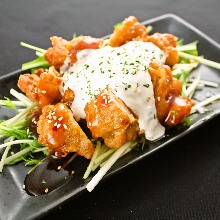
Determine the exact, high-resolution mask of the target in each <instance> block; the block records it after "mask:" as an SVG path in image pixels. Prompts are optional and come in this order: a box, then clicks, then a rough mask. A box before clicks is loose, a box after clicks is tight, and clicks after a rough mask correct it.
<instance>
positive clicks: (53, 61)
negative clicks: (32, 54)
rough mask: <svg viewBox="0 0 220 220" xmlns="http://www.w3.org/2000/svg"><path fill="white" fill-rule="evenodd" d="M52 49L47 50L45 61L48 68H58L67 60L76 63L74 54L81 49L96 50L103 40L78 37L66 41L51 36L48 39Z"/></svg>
mask: <svg viewBox="0 0 220 220" xmlns="http://www.w3.org/2000/svg"><path fill="white" fill-rule="evenodd" d="M50 40H51V42H52V45H53V47H50V48H48V50H47V52H46V54H45V59H46V60H47V61H48V62H49V64H50V66H54V67H56V68H60V67H61V66H62V65H63V64H64V61H65V60H66V59H67V58H69V61H70V62H71V63H74V62H76V59H77V58H76V54H77V52H78V51H80V50H83V49H98V48H99V47H100V45H101V44H102V43H103V39H99V38H93V37H90V36H80V37H77V38H73V39H72V40H71V41H67V40H65V39H63V38H61V37H57V36H53V37H51V38H50Z"/></svg>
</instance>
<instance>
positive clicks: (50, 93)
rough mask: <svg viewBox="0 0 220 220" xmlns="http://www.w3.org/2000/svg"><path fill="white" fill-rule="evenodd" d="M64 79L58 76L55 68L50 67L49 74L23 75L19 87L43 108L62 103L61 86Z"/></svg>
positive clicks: (19, 80)
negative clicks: (54, 103) (58, 102)
mask: <svg viewBox="0 0 220 220" xmlns="http://www.w3.org/2000/svg"><path fill="white" fill-rule="evenodd" d="M61 83H62V78H61V77H59V76H57V73H56V70H55V69H54V67H50V69H49V71H48V72H45V71H44V72H42V73H41V74H40V76H39V75H37V74H28V73H27V74H22V75H20V77H19V79H18V87H19V88H20V89H21V91H23V92H24V93H25V94H26V96H27V97H28V98H30V99H31V100H33V101H35V102H37V103H38V104H39V106H40V107H41V108H42V107H44V106H45V105H48V104H50V103H53V102H57V101H60V100H61V98H62V96H61V93H60V89H59V87H60V85H61Z"/></svg>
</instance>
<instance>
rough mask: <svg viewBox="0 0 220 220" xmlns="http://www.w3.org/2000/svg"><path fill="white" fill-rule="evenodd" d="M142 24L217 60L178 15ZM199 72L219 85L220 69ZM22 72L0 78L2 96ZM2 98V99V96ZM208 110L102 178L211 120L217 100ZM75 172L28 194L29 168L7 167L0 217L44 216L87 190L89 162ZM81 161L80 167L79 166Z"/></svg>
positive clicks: (215, 49)
mask: <svg viewBox="0 0 220 220" xmlns="http://www.w3.org/2000/svg"><path fill="white" fill-rule="evenodd" d="M143 24H145V25H149V24H150V25H152V26H153V31H154V32H161V33H166V32H167V33H172V34H174V35H176V36H178V37H180V38H183V39H184V43H188V42H192V41H194V40H198V41H199V48H198V49H199V52H200V54H202V55H204V56H205V57H206V58H207V59H210V60H213V61H218V60H217V57H219V54H220V46H219V45H218V44H217V43H216V42H214V41H213V40H212V39H210V38H209V37H207V36H206V35H205V34H203V33H202V32H200V31H199V30H197V29H196V28H195V27H193V26H192V25H190V24H189V23H187V22H185V21H184V20H182V19H181V18H179V17H177V16H176V15H173V14H167V15H163V16H160V17H157V18H154V19H151V20H148V21H146V22H144V23H143ZM199 69H200V70H201V73H202V78H203V79H206V80H210V81H214V82H216V83H218V84H220V71H219V70H215V69H212V68H209V67H206V66H203V65H201V66H200V67H199ZM20 73H22V72H21V71H16V72H13V73H10V74H8V75H6V76H4V77H1V78H0V94H1V96H2V97H4V96H9V90H10V88H15V89H17V86H16V83H17V79H18V76H19V74H20ZM217 93H220V89H219V88H206V89H204V90H201V91H198V92H197V93H196V96H197V97H199V98H200V99H204V98H207V97H209V96H210V95H214V94H217ZM2 97H1V98H2ZM208 109H209V111H208V112H206V113H205V114H194V115H192V116H191V118H192V125H191V126H190V127H187V128H186V127H185V128H179V129H177V128H175V129H170V130H169V131H167V133H166V135H165V137H164V138H162V139H161V140H159V141H156V142H148V143H147V146H146V147H145V148H144V149H143V150H134V151H132V152H131V153H129V154H127V155H126V156H124V157H123V158H121V159H120V160H119V161H117V163H116V164H115V165H114V166H113V167H112V168H111V170H110V171H109V172H108V174H107V175H106V176H105V177H104V180H106V179H107V178H109V177H111V176H113V175H114V174H115V173H117V172H119V171H121V170H123V169H125V168H127V167H129V166H130V165H132V164H133V163H135V162H137V161H139V160H141V159H142V158H145V157H147V156H148V155H150V154H151V153H153V152H155V151H157V150H159V149H161V148H163V147H165V146H167V145H168V144H169V143H171V142H174V141H175V140H177V139H179V138H182V137H183V136H185V135H186V134H188V133H189V132H191V131H192V130H194V129H196V128H198V127H200V126H201V125H203V124H204V123H205V122H206V121H208V120H210V119H213V118H214V117H215V116H217V115H219V113H220V102H215V103H213V104H211V105H210V106H208ZM0 115H1V119H2V118H5V117H7V115H8V111H7V110H6V109H1V110H0ZM74 163H75V164H74V167H75V170H76V173H75V174H74V175H73V178H72V179H71V180H70V181H69V182H68V183H66V184H65V185H63V186H61V187H59V188H58V189H56V190H54V191H52V192H50V193H48V194H46V195H43V196H37V197H33V196H29V195H28V194H27V193H26V192H25V191H24V190H23V187H22V186H23V181H24V178H25V175H26V173H27V172H28V170H29V169H30V168H27V167H24V164H23V163H20V164H17V165H14V166H11V167H6V168H5V169H4V171H3V173H2V174H0V175H1V177H0V198H1V199H0V216H1V218H3V219H11V220H15V219H35V218H37V217H40V216H43V215H45V214H46V213H48V211H51V210H53V209H54V208H56V207H57V206H59V205H61V204H62V203H64V202H66V201H68V200H69V199H73V198H75V197H76V196H77V195H79V194H81V193H82V192H84V191H85V190H86V188H85V187H86V184H87V183H86V182H85V181H84V180H83V179H82V176H83V173H84V172H85V170H86V166H87V165H88V161H87V160H84V159H78V161H77V160H76V162H74ZM79 163H80V166H79ZM97 187H98V186H97Z"/></svg>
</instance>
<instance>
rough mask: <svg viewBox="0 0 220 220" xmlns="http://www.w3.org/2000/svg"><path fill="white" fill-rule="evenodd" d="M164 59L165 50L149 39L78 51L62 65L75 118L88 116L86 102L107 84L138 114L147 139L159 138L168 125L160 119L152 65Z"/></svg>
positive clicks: (65, 87)
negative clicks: (151, 69)
mask: <svg viewBox="0 0 220 220" xmlns="http://www.w3.org/2000/svg"><path fill="white" fill-rule="evenodd" d="M153 60H156V61H157V62H158V63H164V62H165V56H164V54H163V52H162V51H161V50H160V49H159V48H158V47H157V46H155V45H154V44H152V43H150V42H141V41H131V42H128V43H127V44H125V45H123V46H120V47H110V46H106V47H104V48H100V49H96V50H92V49H91V50H82V51H81V52H78V53H77V62H76V63H74V64H73V65H72V66H69V65H68V62H65V63H66V64H64V65H63V66H62V67H61V71H63V72H64V77H63V78H64V80H63V83H62V88H61V92H62V94H64V92H65V91H66V90H67V89H68V88H70V89H71V90H72V91H74V94H75V99H74V101H73V103H72V105H71V109H72V111H73V115H74V117H75V118H76V120H80V119H84V118H85V111H84V108H85V106H86V104H87V103H88V102H89V101H90V100H91V99H93V98H95V97H96V96H97V95H98V94H99V93H100V91H101V90H102V89H104V88H106V87H107V86H108V87H109V88H110V89H111V91H112V92H113V93H114V94H115V95H116V96H118V97H119V98H120V99H121V100H123V101H124V103H125V104H126V105H127V106H128V107H129V108H130V109H132V111H133V112H134V113H135V114H136V115H137V116H138V122H139V127H140V129H141V130H143V131H144V132H145V136H146V139H148V140H156V139H158V138H160V137H161V136H163V135H164V132H165V128H164V127H163V126H162V125H161V124H160V123H159V121H158V119H157V113H156V107H155V99H154V92H153V85H152V82H151V78H150V75H149V73H148V67H149V64H150V63H151V62H152V61H153Z"/></svg>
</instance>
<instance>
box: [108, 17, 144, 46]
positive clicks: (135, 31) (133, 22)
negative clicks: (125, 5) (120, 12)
mask: <svg viewBox="0 0 220 220" xmlns="http://www.w3.org/2000/svg"><path fill="white" fill-rule="evenodd" d="M147 36H148V33H147V28H146V27H145V26H144V25H141V24H140V23H139V22H138V19H137V18H136V17H134V16H129V17H128V18H126V19H125V20H124V21H123V22H122V25H121V26H119V27H117V28H115V29H114V32H113V34H112V35H111V36H110V39H109V45H110V46H112V47H119V46H121V45H123V44H125V43H127V42H128V41H132V40H143V41H145V40H146V39H147Z"/></svg>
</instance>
